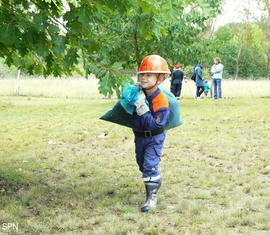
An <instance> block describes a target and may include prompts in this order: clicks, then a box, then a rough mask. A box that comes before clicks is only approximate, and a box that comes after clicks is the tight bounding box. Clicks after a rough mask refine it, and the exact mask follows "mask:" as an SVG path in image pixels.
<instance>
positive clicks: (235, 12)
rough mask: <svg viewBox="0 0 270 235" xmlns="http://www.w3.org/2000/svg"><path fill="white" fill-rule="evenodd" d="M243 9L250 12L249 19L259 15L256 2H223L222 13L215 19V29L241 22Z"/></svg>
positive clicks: (241, 0)
mask: <svg viewBox="0 0 270 235" xmlns="http://www.w3.org/2000/svg"><path fill="white" fill-rule="evenodd" d="M244 8H249V9H250V11H251V16H250V19H252V18H254V17H256V18H258V17H259V16H260V15H261V11H260V10H259V5H258V3H257V1H256V0H225V3H224V5H223V10H222V13H221V14H220V15H219V16H218V17H217V19H216V27H215V28H217V27H219V26H222V25H225V24H227V23H230V22H241V21H243V11H244Z"/></svg>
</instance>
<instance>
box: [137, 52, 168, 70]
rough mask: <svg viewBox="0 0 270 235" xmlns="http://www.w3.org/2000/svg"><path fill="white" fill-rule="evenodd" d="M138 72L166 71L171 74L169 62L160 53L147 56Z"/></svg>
mask: <svg viewBox="0 0 270 235" xmlns="http://www.w3.org/2000/svg"><path fill="white" fill-rule="evenodd" d="M138 73H164V74H170V73H171V71H170V70H169V67H168V64H167V62H166V60H164V59H163V58H162V57H161V56H159V55H149V56H146V57H145V58H144V59H143V60H142V62H141V65H140V67H139V71H138Z"/></svg>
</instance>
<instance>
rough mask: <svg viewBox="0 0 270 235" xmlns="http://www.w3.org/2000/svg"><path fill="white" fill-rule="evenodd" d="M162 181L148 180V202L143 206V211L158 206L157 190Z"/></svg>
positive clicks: (146, 186)
mask: <svg viewBox="0 0 270 235" xmlns="http://www.w3.org/2000/svg"><path fill="white" fill-rule="evenodd" d="M160 185H161V183H154V182H146V183H145V190H146V202H145V204H144V205H143V207H142V208H141V212H147V211H149V210H152V209H154V208H156V206H157V192H158V190H159V188H160Z"/></svg>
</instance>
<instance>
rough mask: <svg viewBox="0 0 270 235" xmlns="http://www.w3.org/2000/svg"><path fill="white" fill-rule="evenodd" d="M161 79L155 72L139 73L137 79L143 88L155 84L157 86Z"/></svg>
mask: <svg viewBox="0 0 270 235" xmlns="http://www.w3.org/2000/svg"><path fill="white" fill-rule="evenodd" d="M163 79H164V78H163V76H162V75H159V74H156V73H141V74H139V76H138V81H139V82H140V83H141V86H142V88H144V89H148V88H152V87H154V86H155V85H156V86H158V85H159V84H160V83H162V81H163Z"/></svg>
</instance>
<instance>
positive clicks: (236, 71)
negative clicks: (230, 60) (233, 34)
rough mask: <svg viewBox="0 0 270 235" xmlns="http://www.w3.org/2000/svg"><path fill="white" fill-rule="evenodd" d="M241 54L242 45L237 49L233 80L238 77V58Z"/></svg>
mask: <svg viewBox="0 0 270 235" xmlns="http://www.w3.org/2000/svg"><path fill="white" fill-rule="evenodd" d="M241 52H242V44H241V46H240V48H239V51H238V54H237V58H236V68H235V76H234V79H235V80H236V79H237V78H238V76H239V70H240V68H239V61H240V56H241Z"/></svg>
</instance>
